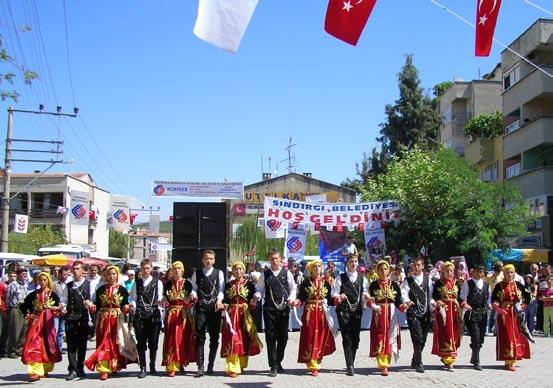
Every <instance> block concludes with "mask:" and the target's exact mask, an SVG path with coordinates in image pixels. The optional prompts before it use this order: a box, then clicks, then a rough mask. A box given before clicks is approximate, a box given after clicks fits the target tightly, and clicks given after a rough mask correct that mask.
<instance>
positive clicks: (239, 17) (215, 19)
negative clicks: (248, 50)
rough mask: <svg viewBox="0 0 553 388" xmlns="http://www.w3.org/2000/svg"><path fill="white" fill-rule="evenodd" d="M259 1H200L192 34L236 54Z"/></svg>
mask: <svg viewBox="0 0 553 388" xmlns="http://www.w3.org/2000/svg"><path fill="white" fill-rule="evenodd" d="M258 2H259V0H200V3H199V5H198V18H197V19H196V24H195V25H194V34H195V35H196V36H197V37H198V38H200V39H202V40H205V41H206V42H208V43H211V44H212V45H214V46H217V47H219V48H222V49H224V50H227V51H230V52H231V53H236V51H237V50H238V46H240V41H241V40H242V37H243V36H244V33H245V32H246V28H247V27H248V23H249V22H250V19H251V17H252V15H253V12H254V11H255V7H256V6H257V3H258Z"/></svg>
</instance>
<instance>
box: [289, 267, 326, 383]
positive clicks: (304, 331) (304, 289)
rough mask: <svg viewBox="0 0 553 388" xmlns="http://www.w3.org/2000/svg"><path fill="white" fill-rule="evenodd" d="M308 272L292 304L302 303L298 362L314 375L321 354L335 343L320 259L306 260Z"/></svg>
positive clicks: (316, 372)
mask: <svg viewBox="0 0 553 388" xmlns="http://www.w3.org/2000/svg"><path fill="white" fill-rule="evenodd" d="M307 271H308V273H309V276H308V277H307V278H306V279H305V280H304V281H303V282H302V283H301V285H300V286H299V291H298V299H297V300H296V303H295V305H296V306H298V305H300V304H301V303H304V304H305V308H304V310H303V315H302V317H301V321H302V327H301V331H300V347H299V354H298V362H300V363H305V364H306V365H307V369H309V370H310V371H311V375H313V376H318V374H319V370H320V369H321V365H320V363H321V361H322V359H323V356H327V355H329V354H332V353H334V351H335V350H336V345H335V343H334V336H333V334H332V332H331V330H330V326H329V319H328V318H329V317H330V314H328V302H329V300H330V291H331V289H330V285H329V284H328V283H327V282H325V281H324V279H323V278H322V273H323V262H322V261H321V260H320V259H315V260H312V261H310V262H309V263H308V264H307Z"/></svg>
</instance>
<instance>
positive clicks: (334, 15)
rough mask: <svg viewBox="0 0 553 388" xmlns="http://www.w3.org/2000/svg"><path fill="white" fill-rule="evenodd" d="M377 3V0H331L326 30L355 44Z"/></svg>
mask: <svg viewBox="0 0 553 388" xmlns="http://www.w3.org/2000/svg"><path fill="white" fill-rule="evenodd" d="M375 4H376V0H330V1H329V2H328V8H327V10H326V19H325V31H326V32H328V33H329V34H330V35H332V36H334V37H336V38H338V39H340V40H343V41H344V42H346V43H349V44H351V45H353V46H355V45H356V44H357V41H358V40H359V37H360V36H361V33H362V32H363V28H365V24H366V23H367V20H368V19H369V16H370V14H371V12H372V10H373V7H374V5H375Z"/></svg>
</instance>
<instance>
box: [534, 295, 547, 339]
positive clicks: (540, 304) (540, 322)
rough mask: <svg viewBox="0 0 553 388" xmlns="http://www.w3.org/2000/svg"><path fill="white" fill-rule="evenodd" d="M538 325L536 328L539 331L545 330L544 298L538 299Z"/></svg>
mask: <svg viewBox="0 0 553 388" xmlns="http://www.w3.org/2000/svg"><path fill="white" fill-rule="evenodd" d="M536 318H537V325H536V329H538V330H539V331H545V330H544V328H543V300H540V299H538V313H537V317H536Z"/></svg>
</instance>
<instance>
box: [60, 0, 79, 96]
mask: <svg viewBox="0 0 553 388" xmlns="http://www.w3.org/2000/svg"><path fill="white" fill-rule="evenodd" d="M63 21H64V22H65V52H66V54H67V55H66V56H67V70H68V72H69V83H70V84H71V96H72V97H73V106H76V104H75V88H74V86H73V74H72V73H71V61H70V60H69V34H68V32H67V30H68V28H67V10H66V7H65V0H63Z"/></svg>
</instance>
